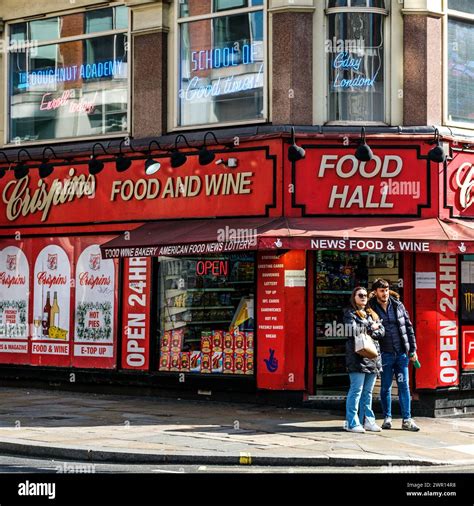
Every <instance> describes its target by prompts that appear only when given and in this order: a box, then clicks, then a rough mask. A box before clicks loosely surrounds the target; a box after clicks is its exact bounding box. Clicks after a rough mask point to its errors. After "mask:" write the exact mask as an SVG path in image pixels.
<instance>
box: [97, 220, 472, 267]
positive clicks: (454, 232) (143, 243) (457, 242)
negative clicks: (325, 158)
mask: <svg viewBox="0 0 474 506" xmlns="http://www.w3.org/2000/svg"><path fill="white" fill-rule="evenodd" d="M276 249H302V250H350V251H374V252H376V251H384V252H390V251H393V252H403V251H406V252H414V253H447V252H450V253H458V254H459V253H474V224H472V225H471V224H469V223H464V222H462V221H461V220H452V219H446V220H442V219H439V218H423V219H416V218H385V217H383V218H378V217H353V218H352V217H351V218H347V217H331V218H220V219H198V220H164V221H156V222H150V223H146V224H145V225H142V226H141V227H138V228H137V229H135V230H132V231H130V232H124V234H123V235H121V236H119V237H117V238H115V239H113V240H112V241H109V242H107V243H105V244H103V245H102V246H101V250H102V256H103V257H104V258H125V257H142V256H181V255H196V254H201V255H206V254H212V253H225V252H227V253H228V252H233V251H248V250H276Z"/></svg>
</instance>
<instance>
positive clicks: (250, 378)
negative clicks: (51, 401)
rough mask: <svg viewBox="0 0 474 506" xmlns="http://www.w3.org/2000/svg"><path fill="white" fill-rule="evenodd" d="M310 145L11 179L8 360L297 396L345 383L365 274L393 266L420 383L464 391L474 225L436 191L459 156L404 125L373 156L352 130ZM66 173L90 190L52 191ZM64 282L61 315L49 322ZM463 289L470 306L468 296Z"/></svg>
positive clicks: (378, 142)
mask: <svg viewBox="0 0 474 506" xmlns="http://www.w3.org/2000/svg"><path fill="white" fill-rule="evenodd" d="M402 139H403V137H402ZM341 141H342V139H341ZM299 144H301V145H303V147H304V149H305V150H306V157H305V158H304V159H303V160H300V161H298V162H293V163H290V162H288V161H287V158H286V149H287V144H286V143H285V142H283V141H282V139H281V138H268V139H263V140H260V141H253V142H252V141H250V142H241V145H240V146H239V147H237V148H234V149H230V150H229V149H228V148H222V149H220V150H218V156H222V158H223V159H224V160H225V159H226V158H227V157H228V156H232V157H235V158H236V159H237V160H238V167H237V168H234V169H229V168H227V167H226V166H225V164H220V165H214V164H212V165H209V166H200V165H199V163H198V161H197V156H196V155H197V153H195V152H189V153H187V154H188V160H187V162H186V164H185V165H183V166H182V167H180V168H179V169H172V168H171V167H170V166H169V158H168V156H169V155H166V154H161V153H158V154H157V155H156V158H158V159H159V160H160V162H161V169H160V171H159V172H158V173H157V174H155V175H154V176H152V177H149V176H145V175H144V169H143V163H144V160H143V157H142V158H138V157H137V158H136V159H135V160H134V161H133V163H132V166H131V168H130V169H129V171H127V172H125V173H119V174H118V173H116V172H115V167H114V164H113V163H112V162H107V163H106V166H105V169H104V170H103V172H101V173H100V174H98V175H96V176H87V166H86V165H85V162H83V163H78V164H77V165H73V167H74V169H72V168H71V166H65V167H62V168H57V169H56V171H55V173H54V175H53V176H51V177H50V178H49V179H47V180H44V182H43V183H42V185H41V184H40V182H39V180H38V178H37V177H36V174H34V170H33V169H32V170H31V171H30V174H31V175H30V176H29V177H27V178H24V179H23V180H21V181H15V180H14V179H13V178H11V177H10V178H8V176H7V178H5V179H6V182H5V184H3V186H2V196H3V199H2V206H3V211H2V219H3V220H4V222H3V225H2V235H3V237H5V239H4V240H2V247H3V249H2V255H3V257H4V258H3V257H2V259H1V262H2V263H1V264H0V266H3V265H5V270H4V268H3V267H2V268H0V272H1V271H4V273H3V274H0V279H1V280H2V283H3V284H4V285H5V284H8V292H5V291H2V293H8V297H7V296H5V299H6V302H3V306H2V307H3V308H5V309H6V310H7V312H6V313H5V311H4V315H3V317H4V318H6V319H7V321H9V322H14V321H15V318H17V319H20V320H21V321H22V322H23V321H25V320H26V321H27V322H28V323H29V325H28V329H29V330H28V332H27V334H28V335H23V336H22V338H21V339H20V337H18V336H16V337H18V338H17V339H13V336H12V335H10V337H9V339H0V361H1V363H3V364H6V365H5V367H2V370H7V369H8V368H9V367H13V366H12V365H11V364H16V366H17V367H16V369H15V370H18V367H19V364H22V366H23V370H27V369H28V370H31V369H32V368H31V366H48V368H41V372H42V374H44V375H47V374H48V373H47V371H50V370H53V369H54V370H55V371H64V375H65V376H66V374H68V373H69V372H71V371H76V372H77V373H78V375H79V376H81V374H82V373H84V375H85V374H86V373H87V371H95V372H97V371H104V374H106V371H107V370H108V371H110V374H111V376H109V377H108V378H109V379H110V378H112V377H113V378H114V380H115V379H117V381H124V380H125V381H127V382H130V383H133V382H134V380H135V378H140V379H141V381H145V383H147V384H150V385H157V386H160V385H173V386H174V387H176V388H180V389H185V388H188V387H190V386H191V385H192V388H194V387H197V388H199V387H202V386H203V385H205V386H206V387H207V386H209V385H211V386H212V390H213V391H217V390H219V389H223V390H226V389H230V390H235V391H239V390H241V389H245V390H246V391H253V392H255V391H258V392H264V391H270V390H271V391H274V392H280V393H285V392H286V393H287V394H291V392H293V393H294V396H296V398H297V399H300V400H302V399H304V398H307V397H308V395H309V396H311V395H317V396H319V395H334V394H344V393H345V391H346V388H347V385H346V383H345V379H346V375H345V371H344V365H343V358H344V357H343V347H342V343H343V342H344V338H343V336H342V335H341V333H340V323H341V316H342V309H343V307H345V306H346V305H347V303H348V297H349V293H350V291H351V290H352V288H353V286H355V284H359V283H361V284H364V285H369V286H370V283H371V282H372V281H373V279H374V278H375V277H378V276H382V277H385V278H388V279H389V281H390V282H391V283H392V287H393V288H394V289H396V291H398V292H399V293H400V295H401V296H402V297H403V300H404V303H405V305H406V306H407V308H408V309H409V311H410V313H411V315H412V319H413V321H414V324H415V327H416V332H417V340H418V345H419V351H420V360H421V362H422V368H421V369H420V370H418V371H416V375H414V378H413V379H414V382H412V384H413V385H416V390H417V392H418V393H420V395H422V394H424V393H427V394H430V395H432V396H434V397H436V396H437V395H438V394H439V393H440V392H445V391H446V390H447V389H449V390H450V392H459V391H460V387H461V388H463V389H464V390H466V395H467V396H468V397H469V395H470V394H469V392H468V389H466V388H465V385H466V380H465V378H466V377H467V376H469V374H468V370H469V366H470V365H471V364H469V362H470V358H469V357H470V354H471V353H472V351H473V350H474V345H471V346H470V345H469V342H470V336H471V335H472V334H471V333H470V332H472V331H473V330H474V326H473V327H472V329H471V328H469V325H467V323H469V320H467V319H463V320H462V321H461V320H460V311H461V304H460V302H459V301H460V297H461V296H460V293H461V292H460V290H465V288H466V287H464V286H461V287H460V286H459V285H458V283H457V281H456V280H457V279H458V277H459V276H458V274H459V273H460V272H461V269H463V271H462V272H463V273H464V274H463V275H464V276H470V274H468V273H467V272H468V269H470V264H469V265H468V266H466V265H465V264H464V260H463V263H462V264H461V263H460V262H461V254H465V255H469V254H472V253H474V243H473V242H472V241H473V239H474V233H473V231H472V228H471V227H470V225H469V223H468V219H465V218H463V217H461V216H460V217H457V216H454V215H452V217H450V216H449V211H448V207H449V205H448V204H449V195H450V193H449V192H448V191H445V192H444V194H445V195H446V196H445V198H444V200H445V202H443V199H442V198H438V195H443V191H444V189H445V188H447V186H446V184H447V183H446V177H447V174H449V170H450V169H451V165H452V164H454V163H455V161H456V159H454V160H453V161H451V162H450V164H449V165H448V172H446V171H445V170H444V169H443V166H442V165H437V164H436V165H435V164H433V163H431V164H430V163H429V162H428V159H427V153H428V150H429V149H430V147H431V146H430V145H429V144H428V143H425V142H423V141H418V140H416V141H415V140H413V139H410V140H403V141H401V140H400V138H396V137H393V138H390V139H388V138H385V139H372V140H371V141H370V145H371V147H372V149H373V152H374V155H375V158H374V160H372V161H371V162H368V163H366V164H365V163H360V162H358V161H357V160H356V159H355V157H354V156H353V154H354V148H353V147H351V146H347V145H346V144H344V143H343V142H340V141H339V140H328V139H325V138H323V137H322V136H310V135H308V136H307V138H306V139H305V140H300V141H299ZM462 156H467V155H466V154H465V153H463V154H462ZM459 161H460V159H459ZM80 174H83V176H82V179H80V180H78V177H79V178H80V177H81V176H80ZM74 178H76V179H75V180H74ZM68 179H69V180H70V181H71V180H73V181H72V182H75V183H76V185H79V188H81V190H80V191H76V192H75V193H73V196H68V197H67V198H66V197H65V196H64V195H65V194H63V197H62V200H61V198H60V197H54V194H55V191H56V192H57V187H58V184H59V182H61V181H63V182H62V188H67V187H68V185H70V184H72V183H67V182H65V180H68ZM4 181H5V180H4ZM81 183H82V187H81ZM55 186H56V189H55ZM36 188H40V189H41V192H42V194H43V195H44V196H45V197H44V203H43V200H41V199H42V197H34V195H35V194H34V191H35V190H36ZM43 188H44V190H43ZM76 190H77V188H76ZM50 195H53V196H52V197H49V198H48V196H50ZM468 195H470V194H469V193H468ZM35 198H36V200H35ZM28 199H29V200H28ZM35 202H36V204H35ZM86 223H93V225H92V227H91V226H89V227H88V226H87V225H86ZM91 228H92V230H91ZM119 231H120V232H119ZM16 232H19V233H20V235H19V236H17V237H15V233H16ZM6 236H8V238H7V237H6ZM113 237H114V239H112V238H113ZM15 239H19V241H18V240H15ZM111 239H112V240H111ZM9 248H10V249H9ZM11 248H20V250H21V253H20V252H18V250H17V249H14V250H12V249H11ZM99 255H102V256H101V257H100V256H99ZM13 257H15V258H13ZM469 261H470V259H469V258H468V257H466V262H469ZM4 262H5V263H4ZM9 262H10V271H11V273H12V274H10V273H9V272H10V271H9V267H8V264H9ZM12 262H13V263H15V269H17V270H14V269H13V270H12V268H11V264H12ZM55 265H56V267H55ZM21 269H23V270H22V271H21ZM473 271H474V269H473ZM469 272H470V270H469ZM22 273H23V274H22ZM42 273H44V274H42ZM461 274H462V273H461ZM466 279H467V278H466ZM22 281H23V284H22ZM81 283H82V284H81ZM68 284H69V285H70V287H69V292H68V293H69V299H68V300H66V299H67V298H68V297H67V293H66V289H65V286H67V285H68ZM12 287H13V288H12ZM22 290H23V291H22ZM61 290H62V291H61ZM87 290H89V292H87ZM48 292H49V298H48ZM21 293H31V294H32V295H31V297H30V298H28V297H23V299H22V297H21ZM55 293H56V297H57V303H58V304H59V307H60V311H59V314H60V315H61V318H62V320H61V322H58V323H59V324H58V325H52V324H51V321H49V322H48V324H47V325H43V321H44V318H43V313H48V312H49V314H51V308H52V307H53V306H55V307H56V305H57V304H55V296H54V294H55ZM94 293H95V295H94ZM463 293H464V292H463ZM37 294H38V295H37ZM39 294H41V297H40V295H39ZM463 297H464V295H463ZM9 299H10V300H9ZM40 299H41V300H40ZM45 299H46V300H49V306H50V307H49V306H48V304H47V303H46V302H45ZM60 299H61V300H60ZM462 300H465V301H467V302H466V303H465V305H466V307H465V308H464V309H463V311H464V310H468V309H470V308H471V306H470V305H469V304H471V301H470V299H469V294H468V293H467V292H466V295H465V297H464V299H462ZM62 304H63V305H64V304H65V305H64V307H61V305H62ZM15 305H16V307H17V312H15ZM45 306H48V308H47V309H48V310H47V311H46V310H45ZM56 309H57V308H56ZM55 311H56V310H55ZM56 312H57V311H56ZM20 313H21V315H23V316H20ZM55 314H56V313H55ZM15 315H17V316H15ZM463 318H464V316H463ZM53 323H54V322H53ZM44 327H46V330H44ZM49 327H53V330H51V332H50V330H49ZM461 329H462V334H461ZM181 330H183V331H184V332H181ZM44 332H46V333H44ZM229 334H231V335H230V336H229ZM2 341H3V342H2ZM5 346H7V347H10V349H9V350H8V351H6V350H5V348H4V347H5ZM20 350H22V352H21V353H20ZM462 357H465V359H463V358H462ZM461 360H464V362H461ZM96 377H97V376H96ZM104 377H107V376H104ZM229 385H230V386H229ZM463 385H464V386H463ZM209 389H211V388H209ZM440 395H444V394H440ZM450 395H452V394H450Z"/></svg>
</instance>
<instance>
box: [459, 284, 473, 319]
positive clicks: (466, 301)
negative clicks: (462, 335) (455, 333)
mask: <svg viewBox="0 0 474 506" xmlns="http://www.w3.org/2000/svg"><path fill="white" fill-rule="evenodd" d="M461 319H462V321H463V322H464V323H474V283H463V284H462V285H461Z"/></svg>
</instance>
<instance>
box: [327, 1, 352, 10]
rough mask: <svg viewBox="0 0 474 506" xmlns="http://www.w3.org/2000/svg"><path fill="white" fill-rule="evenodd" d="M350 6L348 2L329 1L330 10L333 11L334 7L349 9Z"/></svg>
mask: <svg viewBox="0 0 474 506" xmlns="http://www.w3.org/2000/svg"><path fill="white" fill-rule="evenodd" d="M348 5H349V2H348V0H329V2H328V9H331V8H332V7H347V6H348Z"/></svg>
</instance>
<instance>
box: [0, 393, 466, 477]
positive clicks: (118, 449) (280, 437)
mask: <svg viewBox="0 0 474 506" xmlns="http://www.w3.org/2000/svg"><path fill="white" fill-rule="evenodd" d="M0 392H1V393H0V400H1V402H0V453H6V452H8V453H15V454H22V455H27V456H42V457H49V458H55V459H58V458H61V459H80V460H93V461H110V462H122V463H123V462H129V463H152V462H153V463H155V462H156V463H165V462H166V463H175V464H185V463H195V464H201V463H202V464H220V465H222V464H250V463H251V464H255V465H280V466H282V465H283V466H284V465H305V466H310V465H324V466H331V465H334V466H348V465H357V466H395V465H396V466H401V465H409V464H413V465H420V466H422V465H427V466H429V465H435V464H436V465H439V464H456V465H460V464H461V465H462V464H469V465H474V418H459V419H439V418H436V419H434V418H417V419H416V420H417V423H418V424H419V425H420V427H421V428H422V430H421V431H420V432H418V433H412V432H407V431H402V430H401V429H400V426H401V421H400V420H395V421H394V429H392V430H388V431H383V432H381V433H366V434H353V433H348V432H345V431H343V430H342V424H343V418H342V416H340V415H334V414H329V413H326V412H321V411H316V410H311V409H282V408H274V407H269V406H260V405H253V404H252V405H251V404H225V403H217V402H213V401H184V400H170V399H162V398H157V397H130V396H118V395H110V396H109V395H103V394H100V395H97V394H84V393H71V392H62V391H49V390H36V389H30V390H27V389H24V388H2V389H1V391H0ZM385 469H387V468H385ZM388 469H389V468H388ZM427 470H428V469H427ZM382 472H383V469H382Z"/></svg>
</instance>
